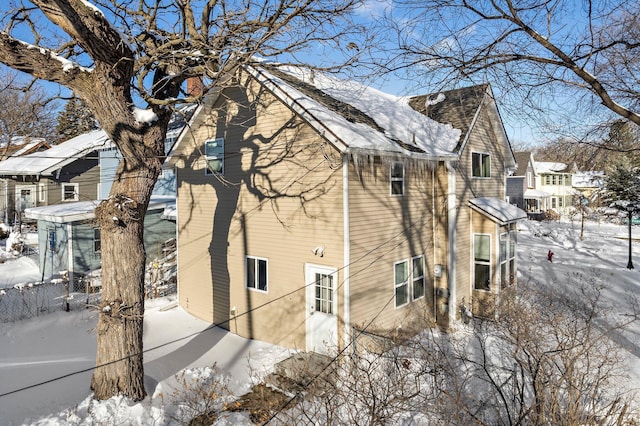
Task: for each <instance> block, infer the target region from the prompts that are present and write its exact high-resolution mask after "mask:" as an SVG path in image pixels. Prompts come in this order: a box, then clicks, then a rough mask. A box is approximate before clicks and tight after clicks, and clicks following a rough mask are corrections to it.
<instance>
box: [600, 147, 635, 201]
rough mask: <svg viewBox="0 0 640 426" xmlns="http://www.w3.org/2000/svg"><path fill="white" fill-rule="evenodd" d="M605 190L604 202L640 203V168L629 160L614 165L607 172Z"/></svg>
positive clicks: (625, 159)
mask: <svg viewBox="0 0 640 426" xmlns="http://www.w3.org/2000/svg"><path fill="white" fill-rule="evenodd" d="M603 189H604V190H603V200H605V201H607V202H609V203H613V204H620V205H621V204H624V203H626V202H631V203H639V202H640V167H637V166H635V165H634V164H633V162H632V161H630V160H629V159H628V158H624V159H621V160H620V161H618V162H616V163H614V164H613V165H612V166H611V168H610V169H609V170H608V171H607V175H606V176H605V179H604V188H603ZM616 202H622V203H616Z"/></svg>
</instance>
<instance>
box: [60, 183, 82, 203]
mask: <svg viewBox="0 0 640 426" xmlns="http://www.w3.org/2000/svg"><path fill="white" fill-rule="evenodd" d="M79 187H80V186H79V185H78V184H77V183H63V184H62V201H78V200H79V199H80V197H79V195H78V189H79Z"/></svg>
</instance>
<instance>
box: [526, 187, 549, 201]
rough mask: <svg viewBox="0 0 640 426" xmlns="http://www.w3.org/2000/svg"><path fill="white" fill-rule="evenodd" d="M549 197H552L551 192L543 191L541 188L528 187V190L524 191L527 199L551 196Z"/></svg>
mask: <svg viewBox="0 0 640 426" xmlns="http://www.w3.org/2000/svg"><path fill="white" fill-rule="evenodd" d="M549 197H551V194H549V193H548V192H545V191H541V190H539V189H527V190H526V191H524V198H525V199H526V198H533V199H539V198H549Z"/></svg>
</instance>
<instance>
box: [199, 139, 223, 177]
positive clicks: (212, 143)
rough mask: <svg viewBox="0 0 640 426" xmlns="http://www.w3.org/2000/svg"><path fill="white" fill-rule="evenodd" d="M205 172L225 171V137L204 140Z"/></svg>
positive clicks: (209, 173) (208, 173) (221, 172)
mask: <svg viewBox="0 0 640 426" xmlns="http://www.w3.org/2000/svg"><path fill="white" fill-rule="evenodd" d="M204 160H205V161H206V167H205V169H204V172H205V174H207V175H212V174H216V173H220V174H223V173H224V138H215V139H207V140H206V141H204Z"/></svg>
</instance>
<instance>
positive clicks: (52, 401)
mask: <svg viewBox="0 0 640 426" xmlns="http://www.w3.org/2000/svg"><path fill="white" fill-rule="evenodd" d="M519 228H520V233H519V241H518V243H519V245H518V259H519V283H520V284H519V285H536V283H540V282H553V283H557V285H568V284H567V282H569V280H567V279H566V277H567V274H575V273H583V274H585V275H591V274H598V275H599V276H600V277H602V281H603V282H604V283H605V284H606V285H607V288H606V289H605V290H604V295H605V297H606V298H607V300H608V301H609V303H610V305H611V309H612V310H613V312H614V313H616V308H617V307H618V306H622V305H623V304H624V303H625V302H626V301H628V300H629V299H630V297H629V296H630V295H640V228H639V227H637V226H636V227H634V230H633V231H634V237H635V240H634V245H633V256H634V257H633V260H634V262H636V265H635V266H636V268H637V269H633V270H628V269H627V268H626V265H627V259H628V239H627V238H628V237H627V236H628V229H627V227H625V226H619V225H611V224H605V223H602V224H598V223H595V222H587V224H586V228H585V234H584V240H583V241H581V240H580V238H579V237H580V222H579V221H576V222H574V223H571V222H553V223H542V222H533V221H525V222H522V223H521V225H520V226H519ZM548 250H552V251H553V252H554V257H553V262H552V263H550V262H548V261H547V251H548ZM33 266H34V265H32V266H31V267H33ZM14 268H17V269H21V270H22V271H21V272H20V273H26V270H27V269H29V268H30V267H28V266H25V264H24V263H21V262H13V261H12V262H5V263H4V264H2V265H0V287H1V286H2V284H6V282H5V281H7V280H11V281H13V280H15V277H16V276H17V275H16V274H17V272H15V271H13V272H11V271H12V270H13V269H14ZM36 271H37V266H36ZM12 274H13V275H12ZM171 303H172V301H171V300H170V299H156V300H153V301H151V302H149V303H148V307H147V313H146V316H145V336H144V344H145V348H146V349H147V350H148V352H146V353H145V373H146V376H147V377H146V379H147V388H148V392H149V394H150V397H148V398H147V399H146V400H144V401H142V402H141V403H131V402H128V401H126V400H123V399H120V398H114V399H112V400H109V401H106V402H95V401H92V400H91V398H90V396H89V395H90V390H89V388H88V386H89V380H90V376H91V372H90V368H91V367H92V365H93V363H94V357H95V334H94V333H93V332H92V329H93V328H94V327H95V325H96V320H97V318H96V313H95V312H94V311H91V310H81V311H75V312H71V313H65V312H58V313H54V314H51V315H47V316H46V317H41V318H34V319H31V320H25V321H21V322H18V323H11V324H0V423H1V424H3V425H5V424H6V425H20V424H36V425H68V424H133V425H151V424H153V425H165V424H170V423H171V422H170V416H171V414H172V413H171V412H170V410H171V409H172V407H171V405H170V404H168V402H167V400H168V398H167V395H169V394H170V393H171V388H172V385H173V384H174V383H175V379H174V375H175V374H176V373H178V372H180V371H181V370H183V369H185V368H190V369H192V370H189V371H190V373H193V374H202V373H205V372H207V371H208V370H207V368H208V367H211V366H212V365H214V364H216V365H217V367H218V368H220V369H221V370H222V371H224V372H225V373H226V374H228V377H229V378H230V382H229V386H230V388H231V390H232V391H233V392H234V393H236V394H241V393H243V392H245V391H247V390H248V389H249V387H250V385H251V383H252V380H257V379H258V378H260V377H261V376H264V375H265V374H267V372H269V371H270V369H271V368H272V367H273V364H274V363H275V362H277V361H279V360H281V359H284V358H286V357H287V356H288V355H289V353H290V352H289V351H287V350H285V349H283V348H279V347H277V346H273V345H268V344H265V343H264V342H259V341H252V340H246V339H242V338H240V337H238V336H234V335H232V334H228V333H226V332H225V331H224V330H221V329H218V328H213V329H208V324H207V323H204V322H203V321H200V320H197V319H195V318H193V317H191V316H190V315H189V314H187V313H186V312H185V311H184V310H182V309H181V308H179V307H173V308H170V309H161V308H162V307H166V306H167V305H170V304H171ZM614 337H615V339H616V341H618V342H619V343H620V344H621V345H623V347H624V348H625V349H626V350H627V351H628V354H629V357H628V359H629V363H630V367H631V374H632V375H633V376H634V377H635V380H636V381H637V382H638V383H640V324H637V323H636V324H634V325H633V326H632V327H631V328H630V329H628V330H626V331H625V332H624V333H620V334H619V335H617V336H614ZM77 371H83V372H81V373H78V374H72V373H74V372H77ZM62 376H66V377H64V378H63V379H60V380H55V381H51V382H49V383H46V384H43V385H40V386H34V387H31V386H33V385H36V384H38V383H42V382H47V381H49V380H52V379H55V378H59V377H62ZM23 388H26V389H24V390H21V389H23ZM14 391H15V392H14ZM174 408H175V407H174ZM242 423H247V424H248V423H249V422H248V419H247V418H246V417H244V416H243V415H241V414H233V415H232V417H231V418H228V419H226V420H224V421H223V422H218V423H216V424H242Z"/></svg>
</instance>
